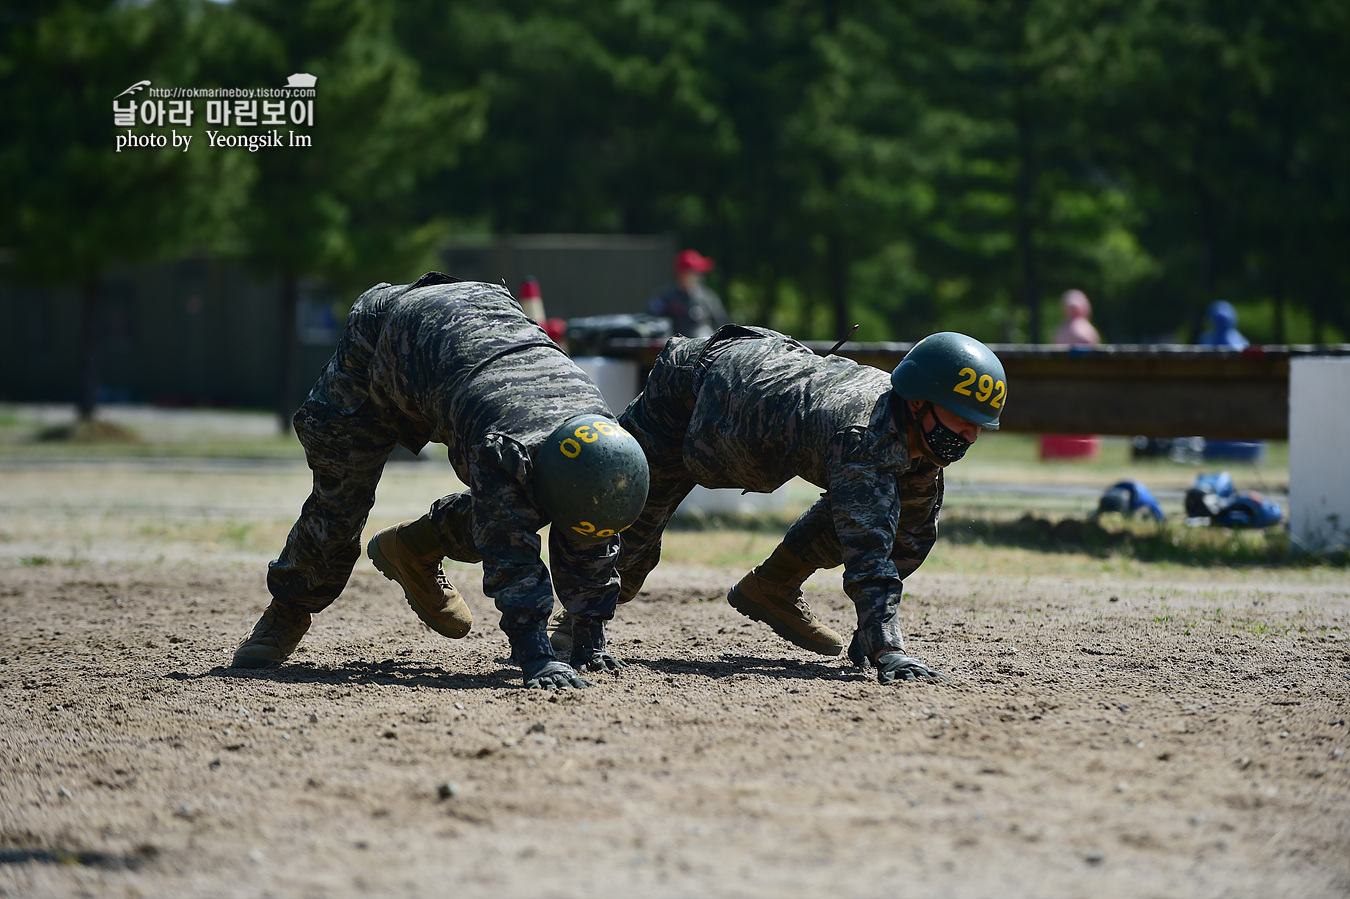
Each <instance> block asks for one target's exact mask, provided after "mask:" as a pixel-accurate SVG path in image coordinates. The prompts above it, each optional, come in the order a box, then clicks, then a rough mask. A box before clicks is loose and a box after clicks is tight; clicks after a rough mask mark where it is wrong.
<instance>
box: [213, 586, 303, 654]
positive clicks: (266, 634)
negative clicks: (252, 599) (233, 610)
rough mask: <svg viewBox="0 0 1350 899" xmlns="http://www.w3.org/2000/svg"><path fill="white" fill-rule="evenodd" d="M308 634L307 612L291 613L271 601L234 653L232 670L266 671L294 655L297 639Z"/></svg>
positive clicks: (298, 642) (298, 640) (298, 643)
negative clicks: (261, 669) (263, 669)
mask: <svg viewBox="0 0 1350 899" xmlns="http://www.w3.org/2000/svg"><path fill="white" fill-rule="evenodd" d="M308 631H309V613H308V612H293V611H291V610H289V609H287V608H285V607H284V606H280V605H277V601H276V600H275V599H274V600H272V603H271V605H269V606H268V607H267V608H266V610H264V611H263V613H262V617H261V618H259V619H258V623H257V624H255V625H254V626H253V633H251V634H249V635H248V637H246V638H245V639H244V641H243V642H242V643H240V644H239V647H238V648H237V649H235V651H234V661H233V662H232V663H231V665H232V667H234V668H266V667H267V666H268V665H275V664H276V663H278V662H283V661H285V660H286V659H287V657H289V656H290V654H291V653H293V652H295V647H297V646H299V645H300V639H301V638H302V637H304V636H305V634H306V633H307V632H308Z"/></svg>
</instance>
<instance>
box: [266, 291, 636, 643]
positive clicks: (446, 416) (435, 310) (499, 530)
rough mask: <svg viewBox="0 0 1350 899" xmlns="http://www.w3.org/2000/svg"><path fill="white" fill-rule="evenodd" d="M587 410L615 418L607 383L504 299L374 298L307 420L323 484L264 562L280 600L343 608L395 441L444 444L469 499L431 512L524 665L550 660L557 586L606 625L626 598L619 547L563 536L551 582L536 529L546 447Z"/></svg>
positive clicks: (313, 608)
mask: <svg viewBox="0 0 1350 899" xmlns="http://www.w3.org/2000/svg"><path fill="white" fill-rule="evenodd" d="M585 413H595V414H598V415H604V416H606V417H609V416H610V413H609V410H608V408H607V407H606V405H605V401H604V397H603V396H602V395H601V394H600V391H599V389H598V388H596V386H595V384H594V383H593V382H592V381H591V380H590V378H588V377H587V376H586V375H585V373H583V372H582V371H581V370H580V369H579V368H577V367H576V366H575V365H574V364H573V363H572V361H571V360H570V359H569V358H568V357H567V355H566V354H565V353H563V351H562V350H561V349H560V348H559V347H558V346H557V344H555V343H554V342H553V341H552V340H550V339H549V337H548V335H547V334H545V333H544V331H543V329H542V328H540V327H539V325H538V324H537V323H535V321H534V320H533V319H531V318H529V317H528V316H526V315H525V313H524V312H523V311H522V309H521V307H520V304H519V303H518V302H517V301H516V300H515V299H514V298H513V297H512V296H511V294H510V293H509V292H508V291H507V290H506V288H504V287H500V286H497V285H492V284H483V283H477V282H461V281H457V280H455V279H453V278H450V277H449V276H447V275H443V274H440V273H439V272H431V273H429V274H426V275H424V276H422V277H421V278H420V279H418V281H417V282H416V283H414V284H411V285H390V284H379V285H376V286H375V287H372V288H371V289H370V290H368V291H366V292H365V293H364V294H362V295H361V297H360V298H359V299H358V300H357V301H356V304H355V305H354V306H353V307H352V311H351V314H350V315H349V316H348V319H347V325H346V329H345V330H344V332H343V334H342V336H341V338H340V340H339V341H338V347H337V351H336V352H335V353H334V354H333V357H332V359H331V360H330V361H329V362H328V366H327V367H326V368H325V370H324V372H323V374H322V375H321V376H320V377H319V380H318V382H317V383H316V384H315V385H314V388H313V390H311V391H310V394H309V397H308V398H307V399H306V400H305V402H304V404H303V405H302V406H301V407H300V410H299V411H298V412H297V413H296V414H295V419H294V422H295V430H296V433H297V434H298V435H299V437H300V442H301V443H302V444H303V445H304V447H305V454H306V457H307V460H308V462H309V466H310V468H311V469H313V471H314V487H313V490H312V492H311V493H310V496H309V498H308V499H307V500H306V501H305V504H304V508H303V510H302V511H301V514H300V518H299V520H297V521H296V523H295V526H294V527H292V529H291V532H290V536H289V537H288V538H287V540H286V546H285V548H284V549H283V550H282V553H281V556H280V557H279V558H278V559H277V560H276V561H274V562H272V563H271V565H270V566H269V567H268V576H267V585H268V589H269V590H270V591H271V593H272V596H273V597H274V598H275V599H276V600H277V601H278V602H280V603H282V604H283V605H285V606H288V607H290V608H294V609H298V610H304V611H308V612H318V611H320V610H322V609H324V608H326V607H327V606H328V605H329V604H331V603H332V602H333V600H334V599H336V598H337V596H338V594H339V593H341V592H342V589H343V587H344V586H345V585H346V583H347V579H348V578H349V577H350V575H351V571H352V567H353V566H354V565H355V563H356V560H357V558H358V557H359V556H360V553H361V542H360V540H361V529H362V528H363V527H364V525H365V521H366V516H367V515H368V513H369V512H370V509H371V507H372V506H373V505H374V502H375V487H376V484H377V483H378V482H379V479H380V473H381V472H382V470H383V468H384V463H385V460H386V459H388V457H389V454H390V452H392V451H393V449H394V446H395V444H396V443H402V444H403V445H404V446H406V447H407V448H408V449H410V450H412V451H414V452H418V451H420V450H421V449H422V448H423V447H424V446H426V444H427V443H428V442H433V441H434V442H437V443H444V444H445V445H446V446H447V447H448V448H449V458H450V463H451V465H452V466H453V467H454V470H455V473H456V474H457V475H458V476H459V478H460V480H461V481H463V482H464V483H465V484H468V485H469V486H470V490H469V491H468V492H466V493H461V494H456V495H453V496H447V497H445V498H443V499H441V500H438V501H437V502H436V503H435V504H434V505H433V506H432V508H431V512H430V516H429V517H430V519H431V521H432V522H433V523H434V524H435V525H436V529H437V532H438V540H439V542H440V543H441V544H442V546H443V548H445V550H446V552H447V554H448V555H450V556H451V557H452V558H455V559H458V560H461V561H465V562H478V561H481V562H482V563H483V590H484V592H485V593H486V594H487V595H488V596H491V597H493V599H494V600H495V601H496V605H497V608H498V609H499V610H500V611H501V613H502V621H501V627H502V630H504V631H505V632H506V633H507V635H508V636H509V637H510V638H511V642H512V646H513V647H514V648H516V650H517V656H518V657H520V656H522V655H524V656H525V657H530V655H531V653H535V654H542V653H544V651H545V650H547V648H548V639H547V637H546V636H545V635H544V632H543V629H544V626H545V623H546V621H547V618H548V614H549V611H550V610H551V608H552V605H553V591H554V590H556V591H557V594H558V597H559V599H560V600H561V601H562V603H563V605H564V606H565V607H566V608H567V609H568V610H569V611H571V612H573V613H574V614H578V615H581V616H583V617H587V618H591V619H597V620H607V619H608V618H610V617H611V616H612V615H613V609H614V603H615V601H616V600H617V596H618V584H619V582H618V577H617V575H616V573H615V558H616V556H617V553H618V540H617V539H612V540H609V541H606V542H600V543H593V544H580V543H572V542H570V541H566V540H564V539H561V537H560V536H556V535H555V536H551V537H550V540H549V552H550V557H551V560H552V569H553V577H552V579H550V576H549V570H548V568H546V567H545V565H544V563H543V561H542V560H541V559H540V545H541V541H540V537H539V534H538V532H539V530H540V528H542V527H543V526H544V525H545V524H547V523H548V519H547V517H546V516H545V515H544V514H543V513H542V512H541V511H540V510H539V509H538V507H537V504H536V502H535V497H534V493H533V489H532V486H531V472H532V469H533V461H532V459H533V453H534V451H535V450H536V449H537V447H538V446H539V445H540V444H541V443H542V442H543V441H544V440H545V438H547V437H548V436H549V434H551V433H552V432H553V430H554V429H555V428H557V427H558V426H559V425H561V424H562V423H563V422H565V421H567V420H568V419H570V418H572V417H574V416H576V415H580V414H585ZM548 654H549V655H551V651H549V652H548ZM518 661H520V658H518Z"/></svg>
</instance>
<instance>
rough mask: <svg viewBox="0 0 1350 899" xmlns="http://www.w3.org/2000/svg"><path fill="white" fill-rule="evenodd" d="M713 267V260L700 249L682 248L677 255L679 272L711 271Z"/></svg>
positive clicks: (676, 265)
mask: <svg viewBox="0 0 1350 899" xmlns="http://www.w3.org/2000/svg"><path fill="white" fill-rule="evenodd" d="M712 268H713V261H712V260H711V259H709V258H708V257H707V256H704V255H703V254H702V253H700V252H699V251H698V250H681V251H680V252H679V253H678V254H677V255H676V256H675V271H676V272H677V273H678V272H710V271H712Z"/></svg>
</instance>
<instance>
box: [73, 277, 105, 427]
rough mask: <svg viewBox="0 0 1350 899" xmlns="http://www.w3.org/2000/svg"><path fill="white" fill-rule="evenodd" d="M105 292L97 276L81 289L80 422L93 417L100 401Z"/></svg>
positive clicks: (78, 399)
mask: <svg viewBox="0 0 1350 899" xmlns="http://www.w3.org/2000/svg"><path fill="white" fill-rule="evenodd" d="M102 312H103V291H102V285H101V284H100V283H99V278H98V276H97V275H91V276H88V277H86V278H85V279H84V283H83V284H81V285H80V381H79V387H78V390H79V393H78V395H77V396H76V399H75V410H76V412H77V413H78V414H79V417H80V420H81V421H89V420H90V419H92V418H93V417H94V407H95V405H96V404H97V401H98V357H99V349H100V344H101V343H102V342H103V333H102V327H101V326H102V324H103V322H102V318H103V316H102Z"/></svg>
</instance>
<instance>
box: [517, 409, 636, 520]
mask: <svg viewBox="0 0 1350 899" xmlns="http://www.w3.org/2000/svg"><path fill="white" fill-rule="evenodd" d="M649 478H650V474H649V472H648V470H647V457H646V455H644V454H643V452H642V447H641V446H639V445H638V442H637V440H635V439H634V438H633V435H632V434H629V433H628V432H627V431H625V430H624V429H623V428H621V427H619V425H618V424H617V423H615V422H614V420H613V419H610V418H606V417H605V416H603V415H578V416H576V417H575V418H572V419H570V420H569V421H567V423H566V424H563V425H562V426H561V427H559V428H558V429H557V430H555V431H554V432H553V433H552V434H550V435H549V437H548V439H547V440H545V441H544V444H543V446H541V447H539V453H538V455H536V456H535V460H534V495H535V498H536V499H538V501H539V507H540V508H541V509H543V510H544V512H545V514H547V515H548V517H549V518H550V519H552V521H553V527H554V528H562V529H563V530H564V533H565V534H566V535H567V536H568V537H571V538H572V539H573V540H577V541H581V542H584V543H594V542H598V541H600V540H608V539H609V538H610V537H613V536H614V535H615V534H617V533H619V531H622V530H624V529H625V528H627V527H628V526H629V525H630V524H632V523H633V522H634V521H637V517H638V515H639V514H640V513H641V512H642V507H643V505H644V504H645V503H646V502H647V485H648V481H649Z"/></svg>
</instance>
